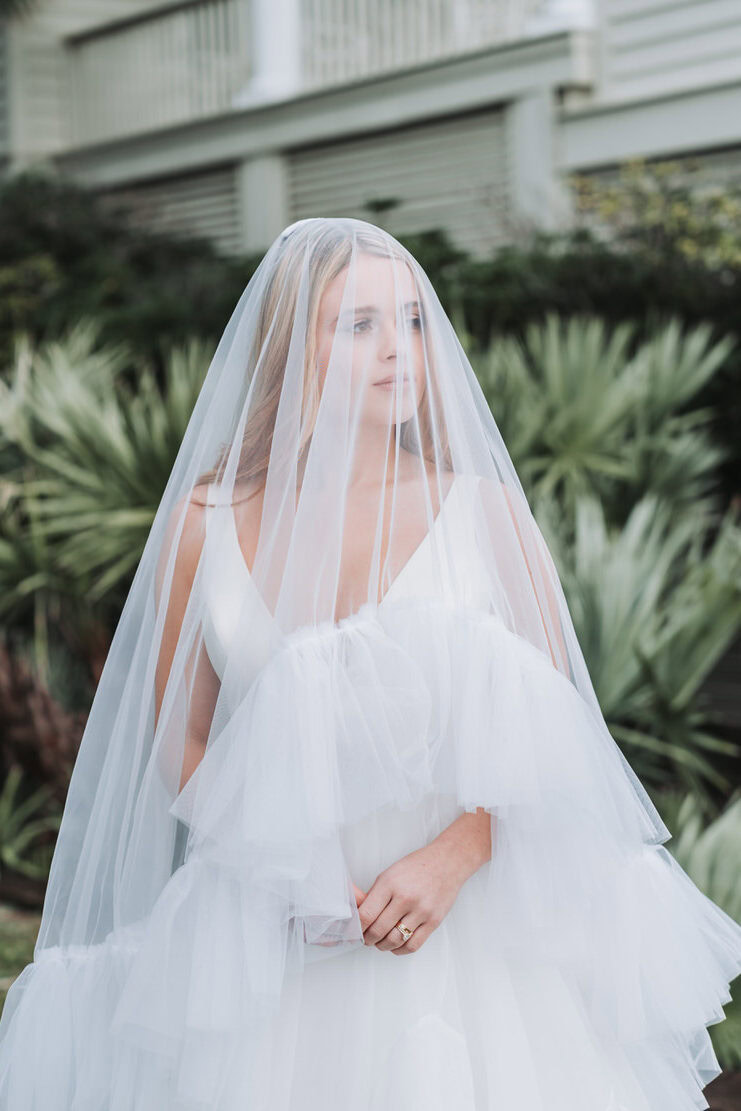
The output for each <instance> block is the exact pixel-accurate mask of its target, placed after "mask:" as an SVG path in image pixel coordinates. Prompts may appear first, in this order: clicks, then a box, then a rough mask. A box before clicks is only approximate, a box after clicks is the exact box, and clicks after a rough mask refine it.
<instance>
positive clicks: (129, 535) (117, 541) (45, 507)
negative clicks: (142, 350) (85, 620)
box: [0, 321, 211, 607]
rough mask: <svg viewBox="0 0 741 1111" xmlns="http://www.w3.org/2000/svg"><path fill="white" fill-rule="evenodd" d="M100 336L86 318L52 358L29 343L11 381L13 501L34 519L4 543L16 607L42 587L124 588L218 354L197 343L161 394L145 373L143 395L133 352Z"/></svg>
mask: <svg viewBox="0 0 741 1111" xmlns="http://www.w3.org/2000/svg"><path fill="white" fill-rule="evenodd" d="M96 339H97V329H96V326H95V325H94V324H93V323H92V322H91V321H83V322H81V323H79V324H78V325H76V326H75V327H74V328H73V329H72V330H71V331H70V332H69V334H68V336H67V337H66V338H65V340H64V341H62V342H58V343H57V342H55V343H51V344H49V345H47V346H46V347H44V348H43V349H41V350H36V351H33V350H31V349H30V348H29V346H28V343H27V341H26V340H21V341H18V343H17V346H16V360H15V368H14V373H13V375H12V377H11V381H10V384H9V385H6V386H3V385H2V384H1V383H0V391H2V396H0V401H2V412H3V416H2V418H1V419H0V437H2V439H3V440H4V447H5V449H6V453H7V451H8V449H9V448H13V449H15V452H16V455H17V460H16V466H15V468H11V469H10V472H9V476H8V477H7V478H6V480H5V500H6V502H7V503H8V505H9V506H10V507H11V508H12V509H14V510H16V511H17V513H18V517H20V519H22V521H23V525H22V526H21V525H13V524H11V525H10V526H9V528H10V530H11V536H10V537H8V536H7V535H6V536H5V537H4V539H5V541H6V543H5V544H2V541H0V585H2V586H4V587H5V590H4V591H3V593H4V595H5V602H4V603H3V605H4V606H5V607H10V606H17V605H18V604H19V602H21V601H22V599H23V598H24V597H26V596H29V595H30V594H31V593H32V592H33V590H35V589H39V588H41V589H43V590H45V591H49V592H51V591H53V590H55V589H56V590H58V591H60V592H62V593H66V592H71V593H72V594H74V595H76V596H79V597H83V596H84V597H86V598H87V599H89V600H90V601H92V602H96V601H99V600H100V599H101V598H103V597H105V596H106V595H107V594H108V593H109V592H111V591H112V590H114V589H115V588H117V587H119V586H120V585H121V584H122V583H124V582H125V580H126V578H127V576H128V575H129V574H130V573H131V572H132V571H133V569H134V567H135V566H136V563H137V562H138V559H139V557H140V555H141V550H142V547H143V545H144V541H145V539H146V536H147V534H148V531H149V528H150V526H151V523H152V519H153V516H154V513H155V511H156V507H157V505H158V503H159V500H160V498H161V495H162V491H163V490H164V487H165V484H166V481H167V478H168V476H169V473H170V470H171V468H172V465H173V462H174V460H175V456H176V454H177V451H178V448H179V446H180V443H181V441H182V438H183V435H184V432H185V428H186V425H187V422H188V419H189V417H190V413H191V411H192V408H193V405H194V403H195V399H196V397H197V395H198V392H199V389H200V387H201V384H202V381H203V378H204V376H205V372H206V370H207V368H208V364H209V361H210V357H211V353H210V351H209V349H208V347H207V346H206V345H205V344H203V343H201V342H200V341H195V340H194V341H191V342H190V343H189V344H188V345H187V346H186V347H185V348H184V349H182V350H175V351H173V352H172V353H171V354H170V357H169V359H168V361H167V363H166V366H165V369H164V381H163V383H162V385H160V384H159V383H158V381H157V378H156V376H155V373H154V371H153V369H152V368H150V367H146V366H145V367H140V368H139V369H138V371H137V378H136V388H135V389H132V388H131V387H130V386H129V385H127V384H126V380H125V378H124V375H123V371H124V370H125V369H126V367H127V366H128V364H129V359H130V356H129V353H128V352H127V351H126V350H125V349H123V348H105V349H99V348H97V347H96ZM0 446H2V445H0ZM10 518H11V520H12V518H13V514H12V513H11V514H10ZM4 531H5V530H4ZM24 545H25V546H24ZM50 553H52V554H50ZM14 559H15V561H16V563H15V565H14V563H13V560H14ZM20 565H22V566H23V573H21V569H20ZM13 579H15V581H13Z"/></svg>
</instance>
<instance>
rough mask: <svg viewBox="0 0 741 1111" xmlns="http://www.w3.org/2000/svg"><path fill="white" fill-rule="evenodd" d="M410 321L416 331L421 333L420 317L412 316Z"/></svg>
mask: <svg viewBox="0 0 741 1111" xmlns="http://www.w3.org/2000/svg"><path fill="white" fill-rule="evenodd" d="M411 319H412V324H413V325H414V327H415V328H416V329H417V331H421V329H422V317H421V316H413V317H412V318H411Z"/></svg>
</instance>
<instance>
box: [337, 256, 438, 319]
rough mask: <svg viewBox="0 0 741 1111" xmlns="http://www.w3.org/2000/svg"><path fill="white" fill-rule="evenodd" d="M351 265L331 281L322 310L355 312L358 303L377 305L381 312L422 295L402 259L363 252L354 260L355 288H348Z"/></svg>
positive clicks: (392, 309) (388, 310) (393, 309)
mask: <svg viewBox="0 0 741 1111" xmlns="http://www.w3.org/2000/svg"><path fill="white" fill-rule="evenodd" d="M349 276H350V268H349V267H347V266H346V267H345V268H344V269H343V270H341V271H340V273H339V274H336V275H335V277H334V278H333V279H332V280H331V281H330V282H329V283H328V284H327V287H326V289H325V290H324V293H323V294H322V298H321V301H320V303H319V312H320V313H321V314H324V313H331V312H334V313H337V312H339V311H340V310H342V312H343V314H344V313H345V312H351V311H352V310H353V309H354V307H355V306H356V305H376V306H377V307H378V309H379V310H380V311H381V312H384V311H385V312H394V311H395V308H396V305H397V304H399V305H401V304H403V303H404V302H405V301H413V300H416V299H417V298H418V297H419V293H418V291H417V287H416V283H415V281H414V276H413V274H412V272H411V270H410V268H409V266H408V264H407V263H406V262H404V261H403V260H402V259H397V258H394V259H391V258H381V257H379V256H378V255H369V254H366V253H364V252H360V253H359V254H358V255H357V256H356V258H355V263H354V278H355V289H354V294H353V296H352V299H351V291H350V289H349V288H347V281H348V278H349Z"/></svg>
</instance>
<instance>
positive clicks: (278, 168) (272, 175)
mask: <svg viewBox="0 0 741 1111" xmlns="http://www.w3.org/2000/svg"><path fill="white" fill-rule="evenodd" d="M237 183H238V184H237V188H238V190H239V208H240V213H241V224H242V250H243V251H245V252H250V251H252V252H258V251H264V250H266V249H267V248H268V247H269V246H270V244H271V243H272V242H273V240H274V239H275V237H276V235H278V233H279V232H281V231H283V228H284V227H285V226H286V225H287V224H289V223H290V222H291V221H290V219H289V215H288V172H287V163H286V158H285V156H284V155H282V154H259V155H255V156H254V157H252V158H246V159H245V160H244V161H243V162H242V163H241V165H240V167H239V171H238V176H237Z"/></svg>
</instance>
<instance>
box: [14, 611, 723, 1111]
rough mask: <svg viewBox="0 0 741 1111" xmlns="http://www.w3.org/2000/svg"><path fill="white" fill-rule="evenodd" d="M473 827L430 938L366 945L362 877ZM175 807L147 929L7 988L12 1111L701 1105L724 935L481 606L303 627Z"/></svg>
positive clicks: (538, 658) (625, 782)
mask: <svg viewBox="0 0 741 1111" xmlns="http://www.w3.org/2000/svg"><path fill="white" fill-rule="evenodd" d="M288 692H290V696H289V693H288ZM477 806H484V807H486V808H487V809H488V810H489V812H490V814H491V830H492V855H491V859H490V860H489V861H487V862H486V863H485V864H484V865H483V866H482V867H481V868H479V869H478V871H476V872H475V873H474V874H473V875H471V876H470V877H469V878H468V879H467V880H466V881H465V882H464V883H463V885H462V887H461V888H460V891H459V893H458V896H457V898H456V901H455V902H454V904H453V906H452V907H451V909H450V910H449V912H448V914H447V915H446V916H445V918H444V919H443V921H442V922H441V924H440V925H439V926H438V927H437V929H435V930H434V931H433V933H432V934H431V935H430V937H429V938H428V939H427V941H426V942H425V943H424V944H423V945H422V946H421V948H420V949H419V950H418V951H417V952H414V953H411V954H408V955H404V956H400V955H394V954H393V953H392V952H389V951H383V950H379V949H376V948H375V947H374V946H371V945H365V944H364V942H363V937H362V931H361V928H360V922H359V918H358V913H357V907H356V905H355V899H354V895H353V891H352V881H354V882H355V883H356V884H357V885H358V886H359V887H361V888H362V889H363V890H368V888H370V886H371V885H372V883H373V881H374V879H375V878H376V876H377V875H378V874H379V872H381V871H382V870H383V869H384V868H386V867H388V866H389V865H391V864H393V863H394V862H395V861H396V860H398V859H399V858H400V857H402V856H404V855H405V854H406V853H409V852H412V851H414V850H415V849H418V848H420V847H421V846H422V845H424V844H427V843H429V841H430V840H432V839H433V838H434V837H435V836H436V835H437V834H438V833H439V832H440V831H441V830H442V829H444V828H445V827H446V826H447V825H448V824H449V823H450V822H451V821H453V819H454V818H455V817H457V816H458V815H459V814H462V813H463V812H464V811H465V810H466V809H468V810H474V809H475V808H476V807H477ZM171 813H172V816H173V818H177V819H179V820H180V821H181V822H183V823H184V824H185V825H187V827H188V829H189V830H190V841H189V847H188V853H187V855H186V858H185V860H184V862H183V863H182V864H181V865H180V867H178V868H177V869H176V870H175V871H174V873H173V874H172V876H171V878H170V880H169V882H168V883H167V884H166V886H165V887H164V889H163V890H162V891H161V893H160V895H159V897H158V898H157V900H156V901H155V903H154V904H153V906H152V908H151V911H150V912H149V913H148V914H147V915H146V916H145V917H142V918H140V919H139V920H135V921H132V922H128V923H125V924H122V925H120V926H118V927H117V928H116V929H115V930H113V931H111V932H110V933H109V934H108V936H107V937H105V938H103V939H101V940H100V941H99V942H98V943H96V944H94V945H65V946H56V947H50V948H46V949H43V950H41V951H39V952H38V953H37V955H36V960H35V962H34V963H33V964H31V965H29V966H28V967H27V968H26V969H25V970H24V972H23V973H22V974H21V976H20V977H19V978H18V979H17V980H16V981H15V983H14V984H13V985H12V987H11V990H10V993H9V996H8V1000H7V1003H6V1011H5V1013H4V1015H3V1019H2V1025H1V1027H0V1035H2V1040H0V1107H2V1108H3V1109H7V1111H205V1109H206V1108H208V1109H209V1111H247V1109H249V1111H319V1109H321V1111H382V1109H383V1111H453V1109H454V1111H501V1108H504V1107H507V1108H515V1107H516V1108H517V1109H518V1111H693V1109H695V1108H705V1107H707V1101H706V1099H705V1098H704V1095H703V1092H702V1089H703V1087H704V1086H705V1085H706V1084H707V1083H708V1082H709V1081H710V1080H711V1079H713V1078H714V1077H715V1076H716V1075H717V1074H718V1072H719V1071H720V1070H719V1066H718V1062H717V1059H716V1057H715V1054H714V1053H713V1049H712V1045H711V1042H710V1038H709V1034H708V1030H707V1027H708V1025H710V1024H711V1023H714V1022H718V1021H720V1020H722V1018H723V1010H722V1007H723V1004H725V1003H727V1002H728V1001H729V999H730V994H729V990H728V986H729V983H730V981H731V980H732V979H733V978H734V977H735V976H736V975H737V974H738V973H739V972H740V971H741V927H739V926H738V925H737V924H736V923H734V922H733V921H732V920H731V919H730V918H729V917H728V916H727V915H726V914H724V913H723V911H721V910H720V909H719V908H718V907H717V906H715V905H714V904H713V903H712V902H711V901H710V900H708V899H707V898H706V897H705V896H704V895H702V894H701V892H700V891H699V890H698V889H697V887H695V885H694V884H693V883H692V882H691V881H690V880H689V879H688V877H687V876H686V875H685V873H684V872H683V871H682V870H681V869H680V868H679V866H678V865H677V864H676V862H675V861H674V859H673V858H672V857H671V855H670V854H669V852H668V851H667V850H666V848H664V847H663V845H662V844H661V843H660V840H661V837H660V835H661V827H660V825H658V824H657V819H656V816H655V815H653V814H652V813H651V810H650V806H649V807H647V806H646V802H645V798H644V797H643V796H642V793H641V789H640V786H639V785H638V784H637V781H635V779H634V777H632V775H631V773H630V772H629V769H627V767H626V765H625V762H624V760H623V758H622V757H621V755H620V753H619V751H618V750H617V747H616V746H615V745H614V742H613V741H612V739H611V738H610V737H609V734H607V732H606V728H605V726H604V722H602V721H601V719H600V718H599V717H598V716H597V715H595V712H594V710H593V709H592V708H591V707H590V706H588V705H587V704H586V703H585V702H584V700H583V699H582V698H581V696H580V695H579V694H578V692H577V691H576V689H575V688H574V686H573V685H572V684H571V683H570V682H569V681H568V680H567V679H566V678H565V677H564V676H563V675H561V674H559V673H558V672H557V671H556V670H555V669H554V668H553V667H552V665H551V663H550V661H548V660H546V659H545V658H544V657H543V656H542V655H541V654H540V653H539V652H538V651H537V650H535V649H534V648H533V647H532V646H531V645H529V644H528V643H526V642H525V641H523V640H522V639H521V638H519V637H517V636H515V635H513V634H512V633H511V632H509V631H508V630H507V629H506V627H505V626H504V625H503V623H502V622H501V621H500V620H499V619H498V618H496V617H495V616H494V615H491V614H488V613H483V612H480V611H474V610H462V609H456V608H447V607H445V606H442V607H439V608H436V607H430V606H428V607H426V608H425V610H424V611H420V609H419V608H418V607H413V606H404V605H402V606H398V607H394V608H393V609H387V610H386V612H385V613H383V614H381V613H379V612H378V611H372V610H367V609H366V610H363V611H361V612H360V614H358V615H354V616H353V618H352V619H348V620H347V621H346V622H344V623H341V624H340V626H339V627H335V626H332V627H331V628H329V627H327V628H326V629H324V630H321V629H320V630H319V631H317V630H311V631H310V632H309V631H308V630H307V631H306V632H303V631H299V632H298V633H297V634H296V635H295V636H294V637H293V638H292V640H291V642H290V644H289V645H288V646H287V647H286V649H285V650H283V651H281V652H280V653H278V654H277V656H276V657H275V659H274V660H273V661H271V663H270V664H269V665H268V666H267V667H266V668H265V669H264V671H263V672H262V673H261V674H260V676H259V677H258V679H257V680H256V681H255V682H254V683H253V684H252V685H251V687H250V689H249V691H248V692H247V693H246V694H245V695H244V696H243V697H242V698H241V699H236V698H235V702H234V706H233V712H232V713H231V715H230V719H229V725H228V727H227V728H225V729H224V730H223V732H222V734H221V735H220V736H219V737H218V738H217V740H216V741H215V743H214V744H213V745H212V746H211V747H210V748H209V750H208V752H207V753H206V756H205V757H204V759H203V760H202V762H201V764H200V765H199V767H198V769H197V771H196V772H195V773H194V775H193V776H192V777H191V780H190V781H189V783H188V784H187V785H186V787H185V789H184V790H183V791H182V792H181V794H180V795H179V796H178V797H177V799H176V800H175V802H174V803H173V806H172V808H171Z"/></svg>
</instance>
